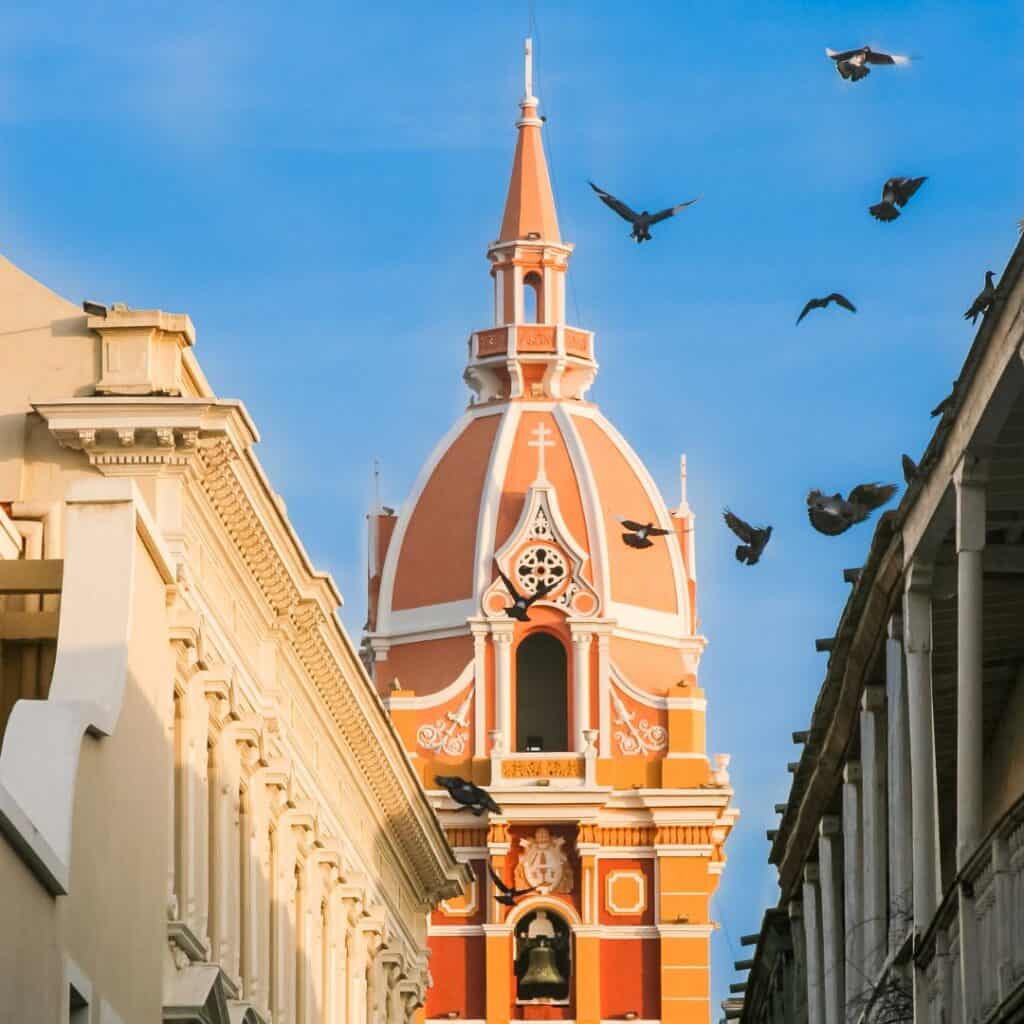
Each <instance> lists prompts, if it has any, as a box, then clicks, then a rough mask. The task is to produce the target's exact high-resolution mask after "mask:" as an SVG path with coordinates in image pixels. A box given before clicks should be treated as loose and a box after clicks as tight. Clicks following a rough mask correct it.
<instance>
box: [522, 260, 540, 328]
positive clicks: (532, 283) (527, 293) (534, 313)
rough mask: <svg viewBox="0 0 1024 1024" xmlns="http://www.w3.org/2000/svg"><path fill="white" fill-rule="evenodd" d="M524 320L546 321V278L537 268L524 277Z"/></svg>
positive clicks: (536, 322) (527, 321)
mask: <svg viewBox="0 0 1024 1024" xmlns="http://www.w3.org/2000/svg"><path fill="white" fill-rule="evenodd" d="M523 321H524V322H525V323H528V324H542V323H543V322H544V279H543V278H542V277H541V276H540V274H538V273H537V271H536V270H531V271H530V272H529V273H528V274H527V275H526V276H525V277H524V278H523Z"/></svg>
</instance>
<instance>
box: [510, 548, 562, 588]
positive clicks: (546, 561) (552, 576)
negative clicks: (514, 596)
mask: <svg viewBox="0 0 1024 1024" xmlns="http://www.w3.org/2000/svg"><path fill="white" fill-rule="evenodd" d="M568 578H569V563H568V562H567V561H566V560H565V556H564V555H563V554H562V553H561V552H560V551H559V550H558V549H557V548H553V547H549V546H548V545H546V544H533V545H531V546H530V547H528V548H527V549H526V550H525V551H524V552H523V553H522V554H521V555H520V556H519V558H518V559H516V572H515V581H516V585H517V586H519V587H521V588H522V590H523V591H524V592H525V593H527V594H535V593H536V592H537V588H538V587H539V586H540V584H541V583H546V584H547V585H548V586H549V587H551V588H552V590H554V589H555V588H556V587H558V586H559V585H560V584H561V583H564V582H565V581H566V580H567V579H568Z"/></svg>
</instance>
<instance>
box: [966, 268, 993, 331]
mask: <svg viewBox="0 0 1024 1024" xmlns="http://www.w3.org/2000/svg"><path fill="white" fill-rule="evenodd" d="M995 276H996V275H995V274H994V273H993V272H992V271H991V270H986V271H985V287H984V288H982V289H981V291H980V292H979V293H978V297H977V298H976V299H975V300H974V302H972V303H971V308H970V309H969V310H967V312H966V313H964V319H965V320H970V321H971V323H972V324H973V323H974V322H975V321H976V320H977V319H978V317H979V316H981V315H982V313H987V312H988V307H989V306H991V305H992V300H993V299H994V298H995V297H996V286H995V285H994V284H993V283H992V278H993V277H995Z"/></svg>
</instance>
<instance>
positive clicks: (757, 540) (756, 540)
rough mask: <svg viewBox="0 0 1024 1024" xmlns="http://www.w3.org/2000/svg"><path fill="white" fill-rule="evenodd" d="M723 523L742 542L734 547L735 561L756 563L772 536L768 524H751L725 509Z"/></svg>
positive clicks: (749, 563) (747, 563)
mask: <svg viewBox="0 0 1024 1024" xmlns="http://www.w3.org/2000/svg"><path fill="white" fill-rule="evenodd" d="M722 515H723V517H724V519H725V525H726V526H728V527H729V529H730V530H732V532H733V533H735V534H736V536H737V537H739V539H740V540H741V541H743V543H742V544H740V545H739V547H737V548H736V561H737V562H742V563H743V564H744V565H757V563H758V560H759V559H760V557H761V553H762V552H763V551H764V549H765V547H767V545H768V541H770V540H771V537H772V528H771V527H770V526H751V525H750V523H745V522H744V521H743V520H742V519H740V517H739V516H738V515H735V514H734V513H733V512H730V511H729V509H726V510H725V511H724V512H723V513H722Z"/></svg>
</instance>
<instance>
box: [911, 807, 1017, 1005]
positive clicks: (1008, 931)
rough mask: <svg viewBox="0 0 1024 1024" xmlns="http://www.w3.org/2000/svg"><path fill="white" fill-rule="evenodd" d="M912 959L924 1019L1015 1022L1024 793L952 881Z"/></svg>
mask: <svg viewBox="0 0 1024 1024" xmlns="http://www.w3.org/2000/svg"><path fill="white" fill-rule="evenodd" d="M961 914H963V915H964V919H963V920H962V919H961ZM915 960H916V964H917V967H918V968H919V969H920V970H922V971H923V972H924V985H925V991H926V995H927V1002H928V1016H927V1018H923V1019H926V1020H928V1021H929V1022H935V1024H938V1022H940V1021H942V1022H944V1024H987V1022H989V1021H1004V1020H1006V1021H1009V1020H1011V1019H1018V1018H1016V1017H1012V1016H1011V1015H1010V1010H1011V1007H1012V1006H1013V1005H1015V1004H1016V1003H1018V1002H1024V796H1022V797H1021V798H1020V799H1019V800H1018V801H1017V802H1016V803H1015V804H1014V805H1013V806H1012V807H1011V808H1010V809H1009V810H1008V811H1007V812H1006V813H1005V814H1004V815H1003V817H1002V818H1001V819H1000V820H999V822H998V823H997V824H996V825H995V827H994V828H993V829H992V830H991V831H990V832H989V834H988V836H987V837H986V838H985V840H984V841H983V842H982V843H981V844H980V846H979V848H978V850H977V851H976V853H975V854H974V856H973V857H972V858H971V859H970V861H969V862H968V863H967V865H966V866H965V867H964V869H963V870H962V871H961V872H960V874H959V875H958V876H957V878H956V879H955V881H954V883H953V885H952V886H951V888H950V890H949V892H947V893H946V897H945V899H944V900H943V901H942V905H941V906H940V907H939V910H938V912H937V913H936V915H935V918H934V920H933V922H932V924H931V926H930V927H929V929H928V931H927V932H926V933H925V935H924V937H923V940H922V942H921V944H920V946H919V948H918V951H917V954H916V957H915ZM1018 1009H1019V1008H1018Z"/></svg>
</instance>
